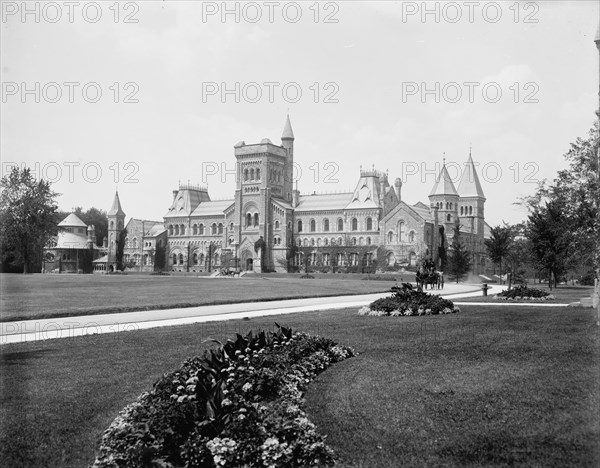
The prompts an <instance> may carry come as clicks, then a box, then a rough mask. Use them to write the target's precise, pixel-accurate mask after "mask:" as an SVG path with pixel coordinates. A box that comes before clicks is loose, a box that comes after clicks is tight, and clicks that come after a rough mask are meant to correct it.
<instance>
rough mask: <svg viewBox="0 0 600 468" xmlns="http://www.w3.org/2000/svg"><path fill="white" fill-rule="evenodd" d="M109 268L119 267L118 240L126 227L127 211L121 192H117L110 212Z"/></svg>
mask: <svg viewBox="0 0 600 468" xmlns="http://www.w3.org/2000/svg"><path fill="white" fill-rule="evenodd" d="M107 217H108V268H109V270H112V271H114V270H116V268H117V242H118V241H119V235H120V234H121V231H122V230H123V228H124V227H125V212H124V211H123V209H122V208H121V200H119V192H115V198H114V200H113V204H112V207H111V208H110V210H109V212H108V215H107Z"/></svg>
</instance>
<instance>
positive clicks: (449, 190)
mask: <svg viewBox="0 0 600 468" xmlns="http://www.w3.org/2000/svg"><path fill="white" fill-rule="evenodd" d="M445 156H446V153H444V163H443V164H442V170H441V171H440V174H439V175H438V178H437V180H436V181H435V184H434V185H433V188H432V189H431V193H430V194H429V196H430V197H431V196H432V195H457V196H458V192H457V191H456V188H455V187H454V184H453V183H452V178H451V177H450V174H448V169H446V157H445Z"/></svg>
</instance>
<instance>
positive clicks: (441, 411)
mask: <svg viewBox="0 0 600 468" xmlns="http://www.w3.org/2000/svg"><path fill="white" fill-rule="evenodd" d="M461 309H462V311H461V313H459V314H453V315H443V316H423V317H397V318H395V317H365V316H358V315H357V314H356V310H354V309H348V310H338V311H327V312H312V313H301V314H291V315H285V316H280V317H268V318H257V319H251V320H239V321H230V322H222V323H218V324H216V323H213V324H204V325H193V326H191V325H190V326H182V327H167V328H159V329H152V330H144V331H135V332H128V333H121V334H117V335H96V336H88V337H80V338H72V339H65V340H51V341H47V342H34V343H26V344H18V345H5V346H3V347H2V348H1V353H0V354H1V357H2V359H1V360H0V373H1V375H2V376H3V378H2V381H1V383H0V398H1V400H2V404H1V414H0V421H2V424H1V426H0V461H2V466H11V467H13V466H15V467H17V466H51V467H54V466H66V467H71V466H73V467H75V466H77V467H81V466H85V465H86V464H88V463H89V462H91V461H92V460H93V457H94V451H95V448H96V447H97V444H98V442H99V440H100V436H101V434H102V431H103V430H104V429H105V428H106V427H107V426H108V425H109V424H110V422H111V421H112V419H113V418H114V417H115V416H116V414H117V413H118V411H119V410H120V409H121V408H122V407H123V406H125V405H126V404H127V403H129V402H131V401H132V400H133V399H134V398H135V397H136V396H137V395H138V394H139V393H141V392H142V391H145V390H148V389H150V388H151V386H152V383H153V382H154V381H155V380H156V379H157V378H158V377H159V376H160V375H162V374H163V373H164V372H167V371H169V370H173V369H174V368H175V367H177V366H178V365H179V364H180V363H181V362H182V361H183V360H184V359H185V358H187V357H189V356H191V355H194V354H197V353H199V352H200V351H201V350H202V349H203V347H204V346H206V344H202V341H203V340H205V339H206V338H208V337H209V336H210V337H217V338H220V337H222V336H224V335H231V334H232V333H234V332H236V331H240V332H245V331H247V330H249V329H250V328H270V327H272V325H273V322H274V321H277V322H278V323H281V324H284V325H286V326H292V327H293V328H294V329H299V330H303V331H308V332H312V333H318V334H320V335H323V336H328V337H331V338H333V339H335V340H337V341H339V342H341V343H343V344H346V345H350V346H353V347H354V348H355V350H356V351H358V352H359V353H360V354H359V355H358V356H357V357H355V358H352V359H349V360H347V361H344V362H342V363H340V364H336V365H334V366H333V367H331V368H330V369H329V370H328V371H326V372H325V373H323V374H321V375H320V376H319V377H318V378H317V379H316V381H314V382H313V383H312V384H311V385H310V386H309V391H308V394H307V409H308V413H309V416H310V418H311V419H312V421H313V422H315V423H316V424H317V426H318V427H319V429H320V431H321V432H323V433H325V434H328V436H329V438H328V443H329V444H330V445H331V446H332V447H333V449H334V450H335V451H336V453H337V454H338V455H339V456H340V457H341V461H340V465H341V466H357V467H358V466H369V467H371V466H385V467H389V466H431V465H435V466H457V465H471V466H480V465H489V466H491V465H494V466H498V465H509V464H515V465H522V466H531V465H538V466H542V465H544V466H590V467H591V466H598V463H599V462H600V454H599V442H598V441H599V440H600V432H599V427H598V426H599V422H600V414H599V408H600V404H599V403H600V393H599V392H600V390H599V388H600V376H599V367H598V358H599V355H600V354H599V346H598V328H597V327H596V326H595V316H594V315H593V313H592V311H591V309H581V308H577V309H573V308H566V307H565V308H543V307H531V308H527V310H523V309H519V308H518V307H517V306H513V307H506V308H498V307H492V306H463V307H461Z"/></svg>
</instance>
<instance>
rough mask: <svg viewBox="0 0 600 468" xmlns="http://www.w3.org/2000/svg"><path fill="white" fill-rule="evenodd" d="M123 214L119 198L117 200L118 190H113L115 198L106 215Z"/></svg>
mask: <svg viewBox="0 0 600 468" xmlns="http://www.w3.org/2000/svg"><path fill="white" fill-rule="evenodd" d="M115 215H116V216H125V212H124V211H123V208H121V200H119V192H115V199H114V200H113V204H112V207H111V208H110V210H109V212H108V216H115Z"/></svg>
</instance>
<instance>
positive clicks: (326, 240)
mask: <svg viewBox="0 0 600 468" xmlns="http://www.w3.org/2000/svg"><path fill="white" fill-rule="evenodd" d="M323 244H324V245H325V247H327V246H328V245H329V239H327V238H325V239H324V240H323Z"/></svg>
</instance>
